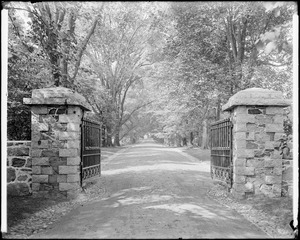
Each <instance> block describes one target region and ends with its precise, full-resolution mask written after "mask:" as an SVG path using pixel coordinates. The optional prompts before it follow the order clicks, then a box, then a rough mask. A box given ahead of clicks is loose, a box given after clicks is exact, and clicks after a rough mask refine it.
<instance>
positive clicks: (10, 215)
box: [7, 196, 67, 228]
mask: <svg viewBox="0 0 300 240" xmlns="http://www.w3.org/2000/svg"><path fill="white" fill-rule="evenodd" d="M66 201H67V200H66V199H46V198H41V197H32V196H7V226H8V228H10V227H12V226H14V225H17V224H18V223H19V222H20V221H22V220H23V219H25V218H28V217H29V216H30V215H32V214H34V213H36V212H38V211H41V210H43V209H46V208H48V207H51V206H54V205H56V204H59V203H61V202H66Z"/></svg>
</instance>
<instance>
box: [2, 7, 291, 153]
mask: <svg viewBox="0 0 300 240" xmlns="http://www.w3.org/2000/svg"><path fill="white" fill-rule="evenodd" d="M6 8H9V58H8V63H9V65H8V68H9V74H8V138H9V139H19V140H20V139H29V137H30V127H29V126H30V113H29V109H28V108H27V107H26V106H24V105H23V104H22V99H23V97H29V96H30V94H31V90H32V89H34V88H42V87H50V86H51V87H52V86H64V87H69V88H72V89H74V90H76V91H78V92H79V93H80V94H82V95H84V96H85V97H86V99H87V101H88V102H89V103H90V104H91V106H92V108H93V112H94V115H95V117H96V118H97V119H99V120H100V121H101V122H103V124H104V125H105V126H106V130H107V139H106V142H107V143H108V144H109V145H113V144H115V145H119V144H120V142H122V141H123V142H128V141H129V142H135V141H136V140H137V139H139V138H140V137H143V136H144V135H145V134H147V133H151V134H152V135H153V136H154V137H155V139H157V140H159V139H160V141H163V139H165V140H164V141H165V142H166V143H169V144H170V145H178V146H180V145H182V144H184V145H185V144H194V145H198V146H202V147H203V148H207V147H208V146H209V136H208V132H209V124H210V123H211V122H212V121H215V120H217V119H219V118H220V117H222V114H223V113H222V112H221V106H222V104H224V103H226V101H227V100H228V98H229V97H230V96H232V95H233V94H234V93H236V92H237V91H240V90H242V89H245V88H249V87H262V88H268V89H274V90H279V91H282V92H283V93H284V95H285V97H287V98H291V93H292V69H291V68H292V37H291V33H292V15H293V14H294V13H295V11H296V6H295V4H294V3H290V2H288V3H283V2H270V3H269V2H266V3H264V2H228V3H227V2H215V3H210V2H139V3H138V4H136V3H135V4H134V3H130V2H105V3H104V2H74V3H73V2H41V3H33V4H31V3H14V2H11V3H9V4H7V5H6ZM288 125H291V123H288V124H286V126H288ZM24 126H25V127H24Z"/></svg>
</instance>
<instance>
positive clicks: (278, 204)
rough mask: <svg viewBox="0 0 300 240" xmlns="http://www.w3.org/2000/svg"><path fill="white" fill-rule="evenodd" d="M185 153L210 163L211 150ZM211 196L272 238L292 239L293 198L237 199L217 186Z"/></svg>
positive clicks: (255, 197) (223, 188) (259, 197)
mask: <svg viewBox="0 0 300 240" xmlns="http://www.w3.org/2000/svg"><path fill="white" fill-rule="evenodd" d="M183 152H185V153H187V154H189V155H192V156H193V157H196V158H198V159H199V160H201V161H210V150H201V149H200V148H191V147H189V148H183ZM209 195H211V196H212V197H214V198H215V199H216V200H218V201H219V202H220V203H222V204H224V205H226V206H229V207H231V208H233V209H235V210H236V211H238V212H240V213H241V214H243V215H244V216H245V217H246V218H248V219H249V220H250V221H251V222H253V223H255V224H256V225H259V226H260V227H261V228H263V229H264V230H265V231H266V232H268V233H269V234H270V235H271V236H272V237H275V238H277V237H278V238H287V237H292V235H291V233H292V230H291V228H290V226H289V223H290V221H291V220H292V219H293V200H292V198H291V197H280V198H268V197H264V196H254V197H251V198H247V199H242V200H237V199H235V198H234V197H233V196H232V195H231V194H230V193H229V192H228V191H227V190H226V188H225V187H223V186H222V185H219V184H216V185H215V187H214V189H211V191H210V192H209Z"/></svg>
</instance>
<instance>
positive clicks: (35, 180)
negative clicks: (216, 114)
mask: <svg viewBox="0 0 300 240" xmlns="http://www.w3.org/2000/svg"><path fill="white" fill-rule="evenodd" d="M23 102H24V104H26V105H29V106H31V124H32V126H31V131H32V132H31V157H32V194H33V196H42V197H46V198H48V197H49V198H52V197H54V198H57V197H63V198H74V197H76V195H77V194H78V193H79V192H80V191H81V190H82V188H81V182H80V181H81V178H80V170H81V159H80V157H81V126H80V125H81V121H82V118H83V116H84V112H85V111H90V110H89V108H90V106H89V104H88V103H87V102H86V100H85V98H84V97H83V96H82V95H80V94H78V93H77V92H75V91H73V90H71V89H68V88H64V87H53V88H43V89H34V90H33V91H32V98H24V99H23Z"/></svg>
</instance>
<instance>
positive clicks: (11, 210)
mask: <svg viewBox="0 0 300 240" xmlns="http://www.w3.org/2000/svg"><path fill="white" fill-rule="evenodd" d="M124 148H126V147H115V148H102V160H103V159H105V158H107V157H109V156H111V155H113V154H114V153H116V152H118V151H120V150H122V149H124ZM183 152H185V153H187V154H190V155H192V156H194V157H196V158H198V159H199V160H201V161H209V159H210V157H209V155H210V151H209V150H201V149H199V148H184V149H183ZM209 194H210V195H211V196H212V197H214V198H215V199H216V200H218V201H220V202H221V203H222V204H224V205H226V206H229V207H231V208H234V209H235V210H236V211H238V212H240V213H241V214H243V215H244V216H245V217H246V218H248V219H249V220H250V221H252V222H254V223H255V224H257V225H259V226H260V227H262V228H264V229H265V230H266V231H267V232H268V233H269V234H270V235H271V236H273V237H275V238H276V237H279V238H282V237H285V238H286V237H292V235H291V233H292V231H291V229H290V227H289V222H290V221H291V220H292V219H293V213H292V212H293V210H292V199H291V198H289V197H282V198H273V199H270V198H266V197H261V196H256V197H252V198H247V199H243V200H236V199H234V198H233V197H232V196H231V195H230V193H228V192H227V191H226V189H225V188H224V187H222V186H220V185H215V187H214V189H212V190H211V191H210V192H209ZM66 202H67V201H66V200H65V199H56V200H55V201H54V200H51V199H44V198H43V199H42V198H32V197H30V196H24V197H8V198H7V223H8V229H10V228H11V227H12V226H15V225H17V224H18V223H19V222H21V221H22V220H24V219H26V218H28V217H29V216H31V215H33V214H34V213H36V212H39V211H42V210H43V209H46V208H48V207H51V206H55V205H58V204H64V203H66Z"/></svg>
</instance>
